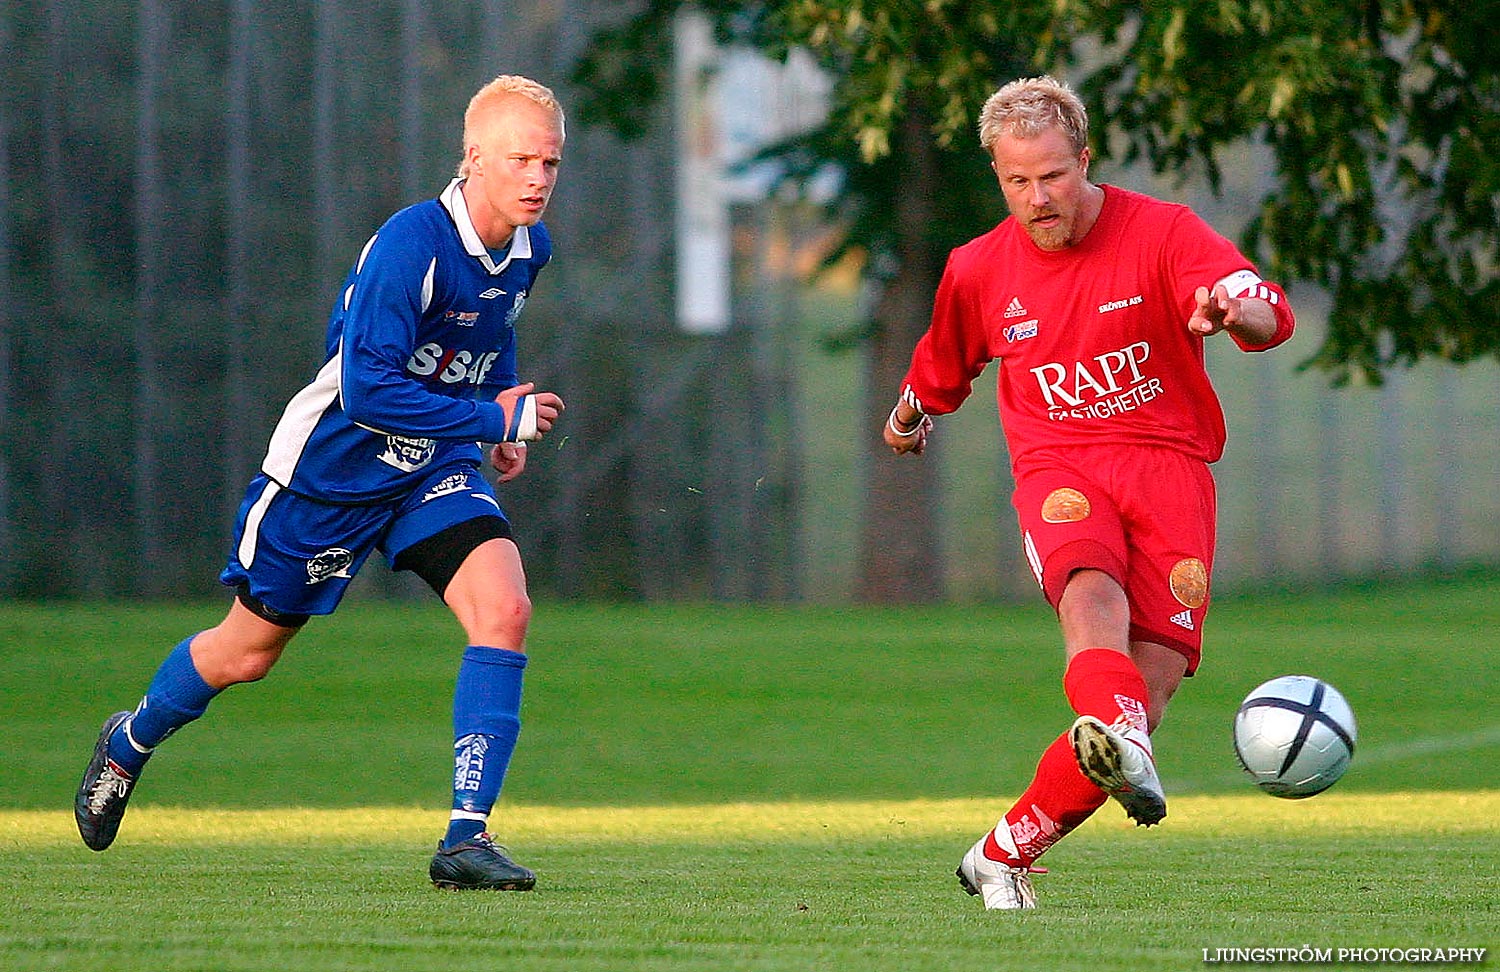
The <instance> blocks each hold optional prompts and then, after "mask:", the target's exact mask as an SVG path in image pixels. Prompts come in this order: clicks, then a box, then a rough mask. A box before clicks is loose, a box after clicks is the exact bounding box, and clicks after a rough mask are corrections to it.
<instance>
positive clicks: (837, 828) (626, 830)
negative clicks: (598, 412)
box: [0, 790, 1500, 850]
mask: <svg viewBox="0 0 1500 972" xmlns="http://www.w3.org/2000/svg"><path fill="white" fill-rule="evenodd" d="M1007 805H1008V801H1006V800H1001V799H996V800H977V799H965V800H899V801H894V800H893V801H835V802H780V803H725V804H712V805H697V806H645V807H547V806H527V805H511V806H506V807H502V808H501V810H500V811H499V812H497V814H496V817H495V818H494V819H493V824H494V826H495V827H496V829H497V830H498V831H499V832H500V833H501V835H502V836H503V838H504V839H505V840H508V841H515V842H517V843H520V842H528V841H530V842H575V841H576V842H593V841H607V842H611V843H647V842H670V843H684V842H686V843H692V842H716V841H724V840H738V841H783V842H805V843H823V842H828V843H838V842H843V841H849V840H899V839H901V838H903V837H908V838H917V837H933V836H939V837H941V836H947V835H953V836H954V837H955V839H958V838H963V837H966V836H971V835H973V834H976V833H982V832H983V831H984V829H985V828H986V827H990V826H993V824H994V822H995V820H996V818H997V817H998V815H999V814H1000V813H1001V812H1002V811H1003V810H1004V809H1005V807H1006V806H1007ZM445 818H446V815H445V814H443V813H441V812H438V811H434V810H425V809H413V808H409V807H370V808H352V809H350V808H345V809H332V810H330V809H313V808H305V807H287V808H282V809H273V810H210V809H198V808H193V809H182V808H177V807H158V806H150V805H147V806H142V807H137V808H133V809H132V810H131V812H130V816H129V818H128V819H127V821H126V823H125V826H124V828H122V831H121V836H120V846H128V845H144V844H171V845H180V844H183V843H198V842H203V843H221V844H280V845H298V844H325V843H328V842H329V835H330V834H335V835H337V841H338V842H343V841H356V840H357V841H373V842H376V843H383V844H391V843H407V842H415V843H424V844H425V843H427V842H430V841H433V840H435V839H436V836H437V835H439V834H440V833H441V832H442V829H443V824H444V821H445ZM1085 828H1094V829H1101V828H1108V829H1115V830H1119V831H1120V832H1121V833H1122V834H1130V835H1134V836H1135V837H1136V838H1138V839H1147V840H1149V839H1152V835H1153V834H1157V833H1166V832H1169V831H1170V832H1174V833H1181V834H1183V835H1184V836H1188V835H1200V836H1202V835H1233V834H1255V833H1277V834H1282V835H1295V834H1297V833H1299V832H1303V833H1309V834H1318V835H1323V836H1327V835H1331V834H1339V833H1348V834H1359V833H1385V834H1397V833H1424V834H1461V833H1494V832H1500V790H1476V791H1470V792H1445V793H1398V794H1367V793H1352V794H1349V795H1341V794H1333V793H1328V794H1323V795H1321V796H1319V797H1317V798H1316V799H1315V800H1278V799H1275V798H1272V797H1268V796H1262V795H1259V794H1249V795H1244V796H1230V797H1225V796H1186V797H1180V798H1178V799H1175V800H1170V801H1169V813H1168V817H1167V819H1166V821H1165V822H1164V823H1163V824H1162V826H1161V827H1160V828H1156V829H1154V830H1146V829H1144V828H1136V827H1134V826H1132V825H1131V824H1130V822H1129V821H1128V820H1127V819H1126V818H1125V817H1124V816H1123V814H1121V813H1119V812H1118V808H1116V807H1115V806H1114V805H1113V804H1111V805H1109V806H1106V807H1105V808H1103V809H1102V810H1101V811H1100V812H1099V813H1097V814H1095V815H1094V817H1093V818H1092V819H1091V820H1090V821H1089V822H1088V823H1087V824H1086V825H1085ZM77 843H78V834H77V832H76V830H75V829H74V826H73V820H72V817H71V816H70V815H68V814H67V813H65V812H54V811H35V810H21V811H0V850H3V849H5V848H16V847H36V846H41V845H59V844H64V845H66V844H77ZM79 847H80V850H81V849H82V845H81V844H80V845H79Z"/></svg>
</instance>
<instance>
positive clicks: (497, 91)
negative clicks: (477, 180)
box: [458, 74, 564, 179]
mask: <svg viewBox="0 0 1500 972" xmlns="http://www.w3.org/2000/svg"><path fill="white" fill-rule="evenodd" d="M512 97H521V98H525V99H526V100H528V101H530V102H532V103H534V104H537V105H540V106H541V107H543V108H545V109H547V110H548V111H550V112H553V113H554V114H556V115H557V128H558V131H560V132H561V131H564V127H563V126H564V118H563V109H562V103H561V102H559V101H558V100H557V96H556V95H554V94H553V93H552V89H551V88H549V87H547V86H546V85H544V84H539V83H538V82H536V81H533V80H531V79H530V78H527V77H522V76H521V75H519V74H502V75H500V76H499V77H498V78H496V79H495V80H493V81H491V82H489V83H488V84H486V85H485V86H484V87H482V88H480V89H479V90H478V91H476V92H474V97H472V98H470V99H469V107H468V108H467V109H466V110H465V111H464V145H463V149H464V154H463V158H462V159H461V160H459V163H458V176H459V178H460V179H462V178H466V177H467V176H468V174H469V146H470V145H473V144H474V143H475V142H476V141H477V140H478V138H479V130H480V129H481V128H482V127H483V126H484V122H485V118H486V116H487V115H488V114H489V112H490V111H491V110H492V109H493V108H494V107H495V106H496V105H498V104H499V103H500V102H502V101H504V100H505V99H507V98H512Z"/></svg>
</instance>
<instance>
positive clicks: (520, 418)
mask: <svg viewBox="0 0 1500 972" xmlns="http://www.w3.org/2000/svg"><path fill="white" fill-rule="evenodd" d="M540 438H541V435H540V434H539V433H538V432H537V430H536V396H534V395H522V396H521V397H520V398H518V399H516V409H515V411H514V412H512V413H511V416H510V424H509V425H508V426H507V427H506V429H505V438H504V439H502V440H501V441H502V442H524V441H526V440H528V439H530V440H536V439H540Z"/></svg>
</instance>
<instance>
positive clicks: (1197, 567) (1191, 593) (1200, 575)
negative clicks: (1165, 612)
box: [1167, 557, 1208, 611]
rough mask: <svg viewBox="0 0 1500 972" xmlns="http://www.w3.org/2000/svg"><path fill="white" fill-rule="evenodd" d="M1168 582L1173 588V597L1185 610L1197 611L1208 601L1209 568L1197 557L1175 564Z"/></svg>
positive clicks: (1187, 558)
mask: <svg viewBox="0 0 1500 972" xmlns="http://www.w3.org/2000/svg"><path fill="white" fill-rule="evenodd" d="M1167 582H1168V583H1169V584H1171V586H1172V596H1173V597H1175V598H1177V603H1179V604H1181V605H1182V606H1183V607H1185V608H1190V609H1192V610H1195V611H1196V610H1197V609H1198V608H1201V607H1202V606H1203V605H1204V603H1205V602H1207V601H1208V568H1207V567H1205V566H1204V564H1203V561H1201V560H1199V559H1198V558H1197V557H1186V558H1184V559H1182V560H1179V561H1177V563H1175V564H1173V565H1172V573H1171V574H1169V575H1168V577H1167Z"/></svg>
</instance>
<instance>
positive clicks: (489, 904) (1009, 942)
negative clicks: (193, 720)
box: [0, 576, 1500, 972]
mask: <svg viewBox="0 0 1500 972" xmlns="http://www.w3.org/2000/svg"><path fill="white" fill-rule="evenodd" d="M219 612H220V608H219V606H217V605H213V604H208V605H198V606H189V607H180V606H178V607H165V606H158V607H150V608H142V607H125V606H120V605H109V606H105V605H90V604H76V605H40V606H30V605H25V606H23V605H6V606H0V630H3V632H4V634H0V662H3V664H0V713H3V721H0V733H3V736H4V739H5V743H4V745H3V746H0V890H3V893H4V895H5V899H6V902H5V904H4V905H3V906H0V969H5V970H18V972H20V970H32V969H39V970H47V969H85V968H87V969H95V968H108V969H111V970H152V972H175V970H222V972H232V970H287V972H300V970H344V969H347V970H440V969H447V968H470V967H486V968H489V967H494V968H506V967H509V968H524V969H526V970H527V972H536V970H594V969H600V970H623V972H632V970H673V972H677V970H682V972H688V970H718V969H726V970H729V969H736V970H738V969H743V970H757V972H759V970H814V969H816V970H843V969H849V970H865V969H893V970H894V969H900V970H925V969H930V970H954V969H964V968H980V969H1036V970H1044V972H1048V970H1059V972H1061V970H1085V969H1086V970H1091V972H1094V970H1099V972H1102V970H1114V969H1119V970H1127V969H1128V970H1140V969H1187V968H1202V967H1204V966H1205V965H1212V964H1217V963H1213V962H1209V963H1205V961H1204V950H1205V949H1206V950H1208V952H1209V954H1210V955H1213V954H1216V953H1215V950H1216V949H1220V948H1256V947H1259V948H1295V947H1301V946H1304V945H1309V946H1311V947H1313V948H1318V949H1333V950H1335V951H1336V950H1337V949H1339V948H1380V947H1389V948H1423V947H1428V948H1437V947H1441V948H1454V947H1486V948H1488V947H1490V946H1492V945H1495V944H1497V942H1496V937H1497V936H1496V929H1497V927H1500V922H1497V914H1500V908H1497V905H1496V902H1497V901H1500V839H1497V838H1500V770H1497V765H1500V758H1497V757H1500V715H1497V714H1496V709H1495V707H1494V705H1493V700H1494V698H1495V696H1496V690H1497V688H1500V678H1497V675H1496V673H1497V669H1500V666H1497V664H1496V654H1495V646H1496V642H1497V637H1500V578H1497V577H1493V576H1491V577H1469V578H1462V579H1455V580H1449V581H1444V582H1435V583H1431V584H1427V585H1422V586H1393V587H1390V588H1374V587H1371V588H1366V589H1359V590H1350V591H1344V592H1339V593H1328V592H1318V593H1307V594H1295V595H1290V596H1288V595H1284V594H1283V595H1276V596H1261V597H1255V598H1251V597H1239V598H1232V599H1225V600H1223V601H1221V602H1220V603H1219V605H1218V606H1217V607H1216V609H1215V613H1214V615H1213V617H1212V618H1211V619H1210V629H1209V631H1208V632H1207V639H1208V650H1207V660H1206V661H1205V664H1204V667H1203V669H1202V671H1201V673H1200V675H1199V676H1198V677H1197V678H1195V679H1193V680H1191V681H1190V682H1188V683H1187V684H1186V685H1185V686H1184V688H1183V689H1182V691H1181V692H1180V693H1179V695H1178V697H1177V699H1176V700H1175V701H1174V703H1173V706H1172V709H1171V711H1170V712H1169V716H1168V721H1167V723H1166V724H1165V725H1164V726H1163V727H1162V729H1161V730H1160V731H1159V733H1158V736H1157V740H1158V741H1157V749H1158V754H1159V757H1160V764H1161V770H1162V776H1163V779H1164V781H1165V783H1166V785H1167V787H1168V794H1169V801H1170V803H1169V807H1170V809H1169V815H1168V817H1167V819H1166V821H1165V822H1164V823H1163V824H1162V825H1161V826H1160V827H1156V828H1152V829H1150V830H1144V829H1138V828H1133V827H1130V826H1129V825H1128V822H1127V821H1126V820H1125V818H1124V815H1123V813H1121V812H1120V811H1119V810H1118V808H1117V807H1115V806H1114V805H1112V804H1111V805H1109V806H1106V807H1105V808H1104V809H1103V810H1102V811H1101V812H1100V813H1098V814H1096V815H1095V817H1094V818H1093V819H1092V820H1091V821H1090V822H1089V823H1088V824H1087V825H1085V826H1084V827H1083V828H1082V829H1080V830H1079V831H1078V832H1077V833H1075V834H1074V835H1072V836H1071V837H1069V838H1068V840H1066V841H1064V842H1063V843H1062V844H1060V845H1059V846H1058V847H1057V848H1056V849H1054V850H1053V851H1052V852H1051V853H1049V854H1048V855H1047V857H1046V858H1045V859H1044V862H1043V863H1045V864H1046V865H1048V866H1049V867H1050V868H1051V873H1049V874H1047V875H1044V876H1041V877H1039V878H1038V879H1037V882H1036V883H1037V890H1038V895H1039V897H1040V903H1041V907H1040V909H1039V910H1038V911H1036V912H1033V913H1028V914H1024V915H1017V914H1000V913H985V912H984V911H983V910H982V909H981V908H980V907H979V905H978V903H977V901H976V900H975V899H971V898H969V897H967V896H965V895H964V894H962V893H961V892H960V891H959V890H958V887H957V883H956V881H955V880H954V878H953V874H952V871H953V867H954V866H955V865H956V863H957V860H958V857H959V856H960V855H961V854H962V853H963V851H964V850H965V849H966V848H967V846H968V845H969V843H971V842H972V841H973V839H974V838H975V837H976V836H978V834H980V833H982V832H983V830H984V829H986V828H987V827H989V826H991V825H992V824H993V823H994V821H995V819H996V817H997V816H998V815H999V813H1000V812H1002V811H1003V810H1004V809H1005V808H1006V806H1007V805H1008V801H1009V799H1011V798H1013V797H1014V795H1015V794H1016V793H1018V792H1019V791H1020V789H1021V788H1022V787H1023V786H1024V785H1025V783H1026V782H1027V780H1028V779H1029V776H1030V772H1031V768H1032V765H1033V763H1034V761H1035V759H1036V756H1037V755H1038V753H1039V752H1040V749H1041V747H1042V746H1043V745H1044V744H1045V743H1046V742H1047V741H1048V740H1050V739H1051V738H1052V737H1053V736H1055V735H1056V733H1057V732H1059V731H1060V730H1061V729H1062V728H1063V727H1064V726H1065V725H1066V724H1067V722H1068V721H1069V720H1070V714H1069V712H1068V710H1067V707H1066V703H1065V702H1064V700H1063V699H1062V695H1061V690H1060V685H1059V681H1060V677H1061V664H1060V659H1059V654H1060V653H1059V650H1058V648H1057V646H1056V638H1055V635H1054V622H1053V621H1052V619H1051V617H1050V615H1049V613H1048V612H1047V611H1046V609H1045V607H1043V606H1041V605H1029V606H1025V607H995V606H975V607H944V608H926V609H920V610H885V609H871V608H845V609H837V608H828V607H819V608H771V609H757V608H748V607H737V606H736V607H731V606H716V605H704V606H677V607H661V606H652V607H646V606H585V605H571V604H564V605H559V604H550V603H541V604H539V605H538V608H537V615H536V619H535V622H534V625H533V636H532V642H531V653H532V656H533V661H532V665H531V667H530V668H528V670H527V696H526V703H525V709H524V713H523V714H524V719H525V729H524V731H523V734H522V740H521V747H520V749H519V750H518V752H517V756H516V760H515V763H514V764H513V767H512V771H511V775H510V778H509V780H508V781H507V784H506V793H505V798H504V799H503V801H502V805H501V808H500V809H499V810H498V811H497V813H496V815H495V817H494V818H493V820H492V826H493V829H494V830H496V831H497V832H498V833H499V834H500V835H501V836H502V838H503V839H504V840H506V842H507V843H509V844H510V846H511V847H512V849H513V850H514V851H515V852H516V855H517V857H518V858H520V859H521V860H523V861H524V862H526V863H528V864H530V865H531V866H533V867H534V868H535V869H536V870H537V871H538V872H539V874H540V881H539V885H538V890H537V891H535V892H532V893H528V894H506V893H496V894H485V893H471V894H451V893H443V892H439V891H437V890H435V889H433V888H432V887H431V886H430V885H429V884H428V883H427V881H426V864H427V859H428V857H429V855H430V853H431V850H430V849H431V846H432V845H433V843H434V842H435V841H436V839H437V837H438V835H439V834H440V832H441V830H442V827H443V825H444V821H445V819H446V805H447V799H448V795H447V784H448V779H447V777H448V762H449V757H448V753H449V746H450V743H451V739H450V738H449V731H448V727H447V724H448V717H449V716H448V705H449V694H450V691H451V684H452V676H453V672H454V671H455V670H456V666H457V657H458V648H459V643H460V641H461V635H460V633H459V631H458V629H457V628H456V626H455V625H454V624H453V622H452V621H451V619H449V618H448V616H447V615H446V613H445V612H443V611H442V610H441V609H435V608H427V607H411V606H402V605H390V604H377V603H372V602H370V601H368V600H363V601H361V600H358V599H354V600H351V602H350V603H349V604H348V605H346V607H345V608H344V609H343V610H342V611H341V612H340V614H339V615H337V616H335V617H334V618H330V619H327V620H323V621H320V622H315V623H314V624H313V625H312V626H310V627H309V629H308V631H307V632H306V633H304V635H302V636H301V637H300V638H299V639H298V641H297V642H295V643H294V645H293V647H292V649H291V651H290V652H289V654H288V655H287V657H286V658H285V659H284V660H283V662H282V664H281V665H280V666H279V667H278V668H277V670H276V671H275V672H274V673H273V674H272V676H271V678H269V679H268V680H267V681H266V682H264V683H263V684H260V685H255V686H243V687H239V688H236V689H234V690H231V691H230V692H228V693H226V694H225V695H224V696H221V697H220V698H219V699H218V700H217V701H216V702H215V703H214V706H213V708H212V709H211V710H210V713H209V716H208V717H207V718H206V719H205V720H203V721H202V722H200V723H198V724H195V725H193V726H190V727H188V728H187V729H185V730H183V732H182V733H180V734H179V735H178V736H177V737H176V738H174V739H173V740H171V741H170V742H168V743H167V744H166V745H165V746H164V747H163V749H162V751H161V753H160V754H159V755H158V756H157V758H156V759H155V760H154V761H153V763H152V766H151V769H150V770H149V772H148V774H147V776H146V777H145V779H144V781H143V783H142V785H141V789H140V791H139V792H138V794H137V795H136V797H135V799H134V801H133V803H132V808H131V811H130V813H129V815H128V816H127V817H126V820H125V824H124V826H123V828H122V830H121V836H120V838H119V840H118V841H117V843H116V844H115V846H114V847H113V848H111V849H110V850H109V851H108V852H106V853H103V854H95V853H92V852H90V851H88V850H86V849H84V848H83V846H82V844H81V843H80V842H79V841H78V838H77V834H76V832H75V831H74V829H73V824H72V819H71V815H70V814H69V812H68V807H69V805H70V801H71V799H72V793H73V789H74V787H75V786H76V784H77V778H78V775H79V773H80V772H81V771H82V766H83V762H84V761H85V760H86V758H87V754H88V750H89V747H90V746H91V744H92V741H93V738H94V735H95V733H96V732H97V729H98V723H99V722H100V721H101V720H102V719H103V717H104V716H105V715H106V714H108V713H109V712H110V711H114V710H115V709H119V708H126V707H129V706H130V705H132V704H134V702H135V700H136V698H137V697H138V695H139V693H140V692H141V690H142V689H143V688H144V685H145V682H146V681H147V680H148V679H149V677H150V675H151V672H152V671H153V670H154V668H155V665H156V664H157V662H158V661H159V659H160V657H161V656H162V655H163V653H164V652H165V651H166V650H168V649H169V648H170V647H171V645H172V644H173V643H175V642H176V641H177V640H178V639H180V638H181V637H182V636H183V635H184V634H186V633H189V632H191V631H192V630H195V629H196V628H198V627H202V626H204V625H206V624H210V623H212V622H213V621H215V620H216V619H217V615H218V614H219ZM1288 672H1308V673H1312V674H1316V675H1319V676H1321V677H1324V678H1326V679H1328V680H1329V681H1331V682H1333V683H1334V684H1335V685H1337V686H1338V687H1339V688H1340V689H1341V690H1342V691H1343V692H1344V694H1345V695H1346V696H1347V697H1348V698H1349V700H1350V702H1351V704H1352V705H1353V706H1354V709H1355V711H1356V713H1357V715H1358V716H1359V718H1360V745H1359V751H1358V753H1357V754H1356V757H1355V760H1354V764H1353V766H1352V768H1351V769H1350V771H1349V774H1348V775H1347V776H1346V778H1345V779H1344V780H1343V781H1342V782H1340V783H1339V785H1338V786H1337V787H1336V788H1335V789H1334V790H1332V791H1330V792H1329V793H1327V794H1324V795H1322V796H1319V797H1317V798H1314V799H1312V800H1307V801H1279V800H1275V799H1272V798H1270V797H1266V796H1263V795H1261V794H1259V793H1258V792H1256V791H1254V790H1253V788H1251V787H1250V786H1249V784H1248V783H1247V782H1246V781H1245V780H1244V778H1243V776H1242V774H1240V772H1239V770H1238V769H1237V767H1236V766H1235V764H1234V758H1233V755H1232V753H1231V751H1230V748H1229V739H1228V734H1229V730H1228V725H1229V718H1230V716H1231V714H1232V713H1233V710H1234V707H1235V706H1236V705H1237V703H1238V701H1239V699H1240V698H1241V697H1242V696H1243V695H1244V694H1245V693H1246V692H1248V691H1249V690H1250V689H1251V688H1253V687H1254V686H1255V685H1256V684H1258V683H1259V682H1260V681H1262V680H1264V679H1265V678H1268V677H1271V676H1273V675H1277V674H1284V673H1288ZM1493 961H1494V959H1493V958H1490V959H1489V962H1491V963H1493ZM1324 967H1338V965H1337V964H1334V965H1332V966H1324ZM1351 967H1352V966H1351Z"/></svg>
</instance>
